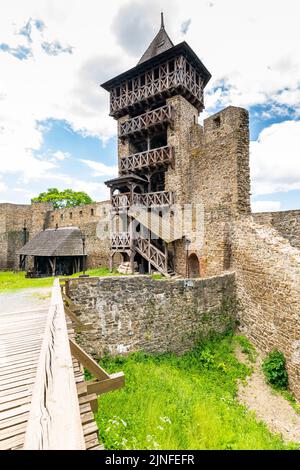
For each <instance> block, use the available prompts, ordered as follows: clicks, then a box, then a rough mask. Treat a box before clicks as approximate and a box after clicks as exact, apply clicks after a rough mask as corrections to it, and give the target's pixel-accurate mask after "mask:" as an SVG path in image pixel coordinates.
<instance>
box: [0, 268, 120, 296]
mask: <svg viewBox="0 0 300 470" xmlns="http://www.w3.org/2000/svg"><path fill="white" fill-rule="evenodd" d="M79 274H82V273H76V274H74V275H73V276H70V277H78V275H79ZM87 274H89V275H90V276H108V275H110V272H109V270H108V268H98V269H91V270H89V271H87ZM114 275H116V273H114ZM59 277H60V278H62V276H59ZM65 278H66V279H67V276H66V277H65ZM53 279H54V278H53V277H43V278H38V279H26V277H25V272H17V273H14V272H12V271H1V272H0V291H7V290H15V289H26V288H29V287H31V288H32V287H48V286H49V287H50V286H51V285H52V284H53Z"/></svg>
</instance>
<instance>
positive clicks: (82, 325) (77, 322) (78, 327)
mask: <svg viewBox="0 0 300 470" xmlns="http://www.w3.org/2000/svg"><path fill="white" fill-rule="evenodd" d="M65 313H66V314H67V315H68V317H69V318H70V320H72V322H74V323H75V325H76V328H75V329H76V331H86V330H91V329H92V327H93V325H92V323H82V321H80V320H79V318H78V317H77V315H75V313H74V312H72V310H71V309H70V308H69V307H68V306H67V305H65Z"/></svg>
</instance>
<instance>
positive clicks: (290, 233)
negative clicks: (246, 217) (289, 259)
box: [253, 210, 300, 249]
mask: <svg viewBox="0 0 300 470" xmlns="http://www.w3.org/2000/svg"><path fill="white" fill-rule="evenodd" d="M253 217H254V220H255V221H256V222H258V223H260V224H265V225H270V226H271V227H273V228H275V229H276V230H277V232H278V233H279V234H280V235H281V236H282V237H284V238H286V239H287V240H288V241H289V242H290V244H291V245H292V246H294V247H295V248H299V249H300V210H292V211H279V212H261V213H257V214H253Z"/></svg>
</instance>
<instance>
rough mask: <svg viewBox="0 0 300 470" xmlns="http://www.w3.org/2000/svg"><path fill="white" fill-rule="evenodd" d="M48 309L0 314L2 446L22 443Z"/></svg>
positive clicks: (12, 447)
mask: <svg viewBox="0 0 300 470" xmlns="http://www.w3.org/2000/svg"><path fill="white" fill-rule="evenodd" d="M47 313H48V309H39V310H33V311H23V312H16V313H1V314H0V325H1V330H0V450H5V449H20V448H22V447H23V444H24V436H25V431H26V425H27V421H28V416H29V410H30V403H31V398H32V389H33V384H34V381H35V376H36V371H37V364H38V359H39V354H40V350H41V345H42V340H43V335H44V331H45V326H46V319H47Z"/></svg>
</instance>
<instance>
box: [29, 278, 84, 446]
mask: <svg viewBox="0 0 300 470" xmlns="http://www.w3.org/2000/svg"><path fill="white" fill-rule="evenodd" d="M24 449H45V450H46V449H57V450H59V449H64V450H72V449H73V450H75V449H85V441H84V436H83V430H82V425H81V420H80V412H79V403H78V397H77V391H76V386H75V381H74V373H73V365H72V358H71V353H70V347H69V340H68V333H67V326H66V320H65V314H64V305H63V300H62V297H61V291H60V286H59V281H58V279H56V280H55V281H54V286H53V290H52V298H51V305H50V310H49V314H48V318H47V325H46V330H45V335H44V339H43V344H42V349H41V353H40V357H39V363H38V368H37V376H36V382H35V386H34V390H33V396H32V403H31V408H30V416H29V420H28V427H27V431H26V435H25V443H24Z"/></svg>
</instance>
